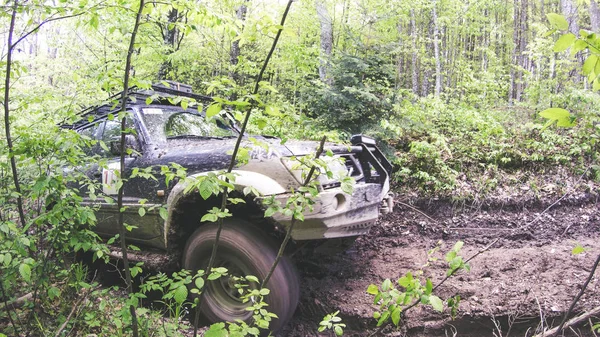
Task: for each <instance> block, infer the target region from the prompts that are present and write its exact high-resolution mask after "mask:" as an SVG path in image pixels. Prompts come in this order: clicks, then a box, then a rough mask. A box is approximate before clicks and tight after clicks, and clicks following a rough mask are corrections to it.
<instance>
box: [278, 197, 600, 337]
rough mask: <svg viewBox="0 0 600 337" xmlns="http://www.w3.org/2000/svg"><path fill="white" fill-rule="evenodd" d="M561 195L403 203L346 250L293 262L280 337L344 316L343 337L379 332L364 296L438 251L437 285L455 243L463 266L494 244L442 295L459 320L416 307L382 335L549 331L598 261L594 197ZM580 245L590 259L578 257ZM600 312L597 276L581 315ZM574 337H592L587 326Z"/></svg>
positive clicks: (432, 269)
mask: <svg viewBox="0 0 600 337" xmlns="http://www.w3.org/2000/svg"><path fill="white" fill-rule="evenodd" d="M560 197H561V196H560V195H558V196H551V197H549V198H548V199H547V200H541V199H539V198H536V199H527V200H520V201H519V200H511V202H510V203H504V204H501V203H496V204H495V205H492V206H490V207H481V206H479V207H476V208H474V209H473V208H470V207H467V206H464V205H463V206H462V207H460V208H459V207H457V206H456V205H452V204H451V203H448V202H442V201H435V200H430V201H427V202H425V201H421V202H419V203H416V204H413V205H412V206H410V207H409V206H407V205H406V204H399V205H397V207H396V209H395V210H394V212H393V213H391V214H388V215H386V216H383V217H382V218H381V220H380V221H379V222H378V224H377V225H376V226H375V227H374V228H372V229H371V231H370V233H369V235H366V236H363V237H360V238H358V239H357V240H356V242H355V243H354V244H353V245H352V246H351V247H350V248H349V249H347V250H345V251H343V252H338V253H336V254H332V253H330V252H328V251H327V250H326V249H323V250H321V251H320V250H317V251H316V252H314V253H313V254H311V255H310V256H306V255H302V256H299V257H296V263H297V264H298V269H299V271H300V274H301V279H302V280H301V282H302V294H301V302H300V304H299V306H298V310H297V311H296V315H295V317H294V319H293V321H292V322H291V323H290V324H289V325H288V327H287V328H286V330H285V331H283V332H282V335H283V336H298V337H299V336H318V335H319V334H318V333H317V327H318V323H319V322H320V320H321V319H322V318H323V316H324V315H325V314H327V313H331V312H334V311H336V310H340V316H341V317H342V318H343V322H344V323H345V324H346V325H347V328H346V330H345V334H344V335H346V336H368V335H369V334H370V333H373V332H374V331H375V330H376V328H375V323H376V320H375V319H374V318H373V317H372V314H373V312H374V311H376V310H377V308H376V307H375V306H373V305H372V303H373V296H372V295H369V294H367V293H366V289H367V287H368V286H369V284H377V285H379V284H381V282H382V281H383V280H384V279H386V278H390V279H391V280H392V281H395V280H397V279H398V278H399V277H401V276H402V275H404V274H405V273H406V272H409V271H413V272H414V271H417V270H420V269H421V268H422V266H423V265H424V264H426V262H427V252H428V251H429V250H430V249H432V248H434V247H436V245H439V244H441V245H442V247H441V249H440V250H439V251H438V253H437V255H436V256H438V257H439V259H438V260H437V261H435V262H433V263H431V265H430V266H428V267H426V268H424V269H423V270H424V276H427V277H430V278H431V279H432V281H433V284H434V285H435V284H437V283H438V282H439V281H441V280H442V279H443V278H444V276H445V274H446V271H447V266H446V263H445V260H444V258H443V256H444V254H445V253H446V252H447V251H448V250H450V249H451V248H452V246H453V245H454V244H455V242H457V241H464V247H463V249H462V252H461V254H462V256H463V257H464V258H465V259H466V258H469V257H471V256H473V255H474V254H477V253H478V252H481V251H482V250H483V249H484V248H486V247H488V246H489V245H490V244H491V246H489V249H487V250H486V251H484V252H482V253H481V254H479V255H478V256H476V257H475V258H474V259H473V260H472V261H471V262H470V263H469V264H470V266H471V271H470V272H466V271H461V272H459V273H458V274H456V276H455V277H452V278H450V279H449V280H448V281H446V282H445V283H444V284H443V285H442V286H441V287H440V288H439V289H438V290H437V291H436V294H437V295H438V296H440V297H441V298H442V299H445V298H447V297H450V296H454V295H460V297H461V301H460V307H459V312H458V317H457V318H456V319H455V320H452V319H451V318H450V314H449V312H448V310H446V311H445V312H444V313H438V312H435V311H434V310H433V309H432V308H431V307H429V306H418V307H415V308H413V309H412V310H410V311H407V312H406V313H405V316H403V321H402V322H403V325H402V327H401V328H399V329H391V328H386V329H385V330H384V331H383V333H382V334H383V335H385V336H453V335H455V336H503V337H506V336H509V335H510V336H532V335H533V334H534V333H535V332H536V331H537V332H540V331H541V330H540V329H541V328H542V326H543V327H544V328H548V326H557V325H558V324H559V322H560V319H561V317H562V315H563V314H564V313H565V312H566V311H567V309H568V307H569V305H570V303H571V301H572V300H573V298H574V297H575V296H576V295H577V293H578V292H579V290H580V288H581V285H582V284H583V283H584V281H585V279H586V278H587V277H588V274H589V271H590V270H591V268H592V266H593V263H594V260H595V258H596V257H597V256H598V254H600V244H599V243H600V204H597V196H596V195H595V194H590V193H583V192H582V193H577V194H575V195H573V194H570V195H568V196H567V197H565V198H563V199H560ZM559 199H560V202H556V201H557V200H559ZM552 204H554V205H553V206H552V207H550V208H549V207H548V206H550V205H552ZM548 208H549V209H548ZM417 210H418V211H417ZM423 213H424V214H426V215H424V214H423ZM492 243H493V244H492ZM577 243H579V244H581V245H582V246H583V247H586V251H585V252H584V253H582V254H579V255H573V254H572V249H573V248H574V247H575V246H576V244H577ZM598 306H600V272H596V275H595V276H594V278H593V279H592V280H591V282H590V284H589V286H588V289H587V290H586V292H585V294H584V295H583V297H582V298H581V300H580V301H579V303H578V305H577V306H576V308H575V311H576V312H583V311H585V310H589V309H591V308H595V307H598ZM598 320H600V319H597V320H596V321H598ZM569 334H571V335H573V336H575V335H578V336H586V335H590V336H591V335H592V334H591V333H590V327H589V325H580V326H578V327H576V328H574V329H573V331H570V330H569V331H567V335H569ZM322 336H330V335H326V334H322Z"/></svg>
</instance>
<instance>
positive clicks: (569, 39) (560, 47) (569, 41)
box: [554, 33, 577, 53]
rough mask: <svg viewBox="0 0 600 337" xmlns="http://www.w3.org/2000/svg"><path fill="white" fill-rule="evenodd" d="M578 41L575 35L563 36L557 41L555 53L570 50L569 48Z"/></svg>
mask: <svg viewBox="0 0 600 337" xmlns="http://www.w3.org/2000/svg"><path fill="white" fill-rule="evenodd" d="M576 39H577V37H575V35H573V33H567V34H564V35H562V36H561V37H559V38H558V40H556V43H555V44H554V51H555V52H557V53H559V52H561V51H565V50H567V49H569V47H571V46H572V45H573V43H574V42H575V40H576Z"/></svg>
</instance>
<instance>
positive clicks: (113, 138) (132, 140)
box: [99, 118, 139, 157]
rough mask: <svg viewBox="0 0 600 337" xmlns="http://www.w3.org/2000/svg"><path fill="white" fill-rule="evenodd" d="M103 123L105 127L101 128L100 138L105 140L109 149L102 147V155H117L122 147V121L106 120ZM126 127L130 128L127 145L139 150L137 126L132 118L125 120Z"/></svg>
mask: <svg viewBox="0 0 600 337" xmlns="http://www.w3.org/2000/svg"><path fill="white" fill-rule="evenodd" d="M103 125H104V127H103V128H102V130H101V134H100V137H99V138H100V140H101V141H103V142H104V144H105V145H106V147H107V148H108V151H106V150H105V149H102V151H101V155H103V156H104V157H116V156H118V155H119V151H120V149H121V122H119V121H117V120H112V121H110V120H106V121H105V122H104V123H103ZM125 127H126V128H127V129H128V130H130V132H129V134H127V135H126V144H127V147H128V148H133V149H134V150H136V151H138V152H139V145H138V141H137V136H136V135H135V128H134V126H133V120H132V119H131V118H127V119H126V120H125ZM131 130H132V131H131Z"/></svg>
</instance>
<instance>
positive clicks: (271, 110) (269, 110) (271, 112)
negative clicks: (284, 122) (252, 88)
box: [265, 105, 283, 117]
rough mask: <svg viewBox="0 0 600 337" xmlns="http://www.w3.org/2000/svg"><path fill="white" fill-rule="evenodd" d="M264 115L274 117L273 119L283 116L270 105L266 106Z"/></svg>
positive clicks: (277, 109) (276, 108)
mask: <svg viewBox="0 0 600 337" xmlns="http://www.w3.org/2000/svg"><path fill="white" fill-rule="evenodd" d="M265 113H266V114H267V115H269V116H274V117H281V116H283V114H282V113H281V112H279V108H278V107H275V106H272V105H267V106H266V107H265Z"/></svg>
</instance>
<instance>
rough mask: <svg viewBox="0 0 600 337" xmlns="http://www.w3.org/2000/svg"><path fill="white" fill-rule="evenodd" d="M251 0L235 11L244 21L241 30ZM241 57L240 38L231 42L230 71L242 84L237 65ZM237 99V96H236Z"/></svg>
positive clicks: (242, 21)
mask: <svg viewBox="0 0 600 337" xmlns="http://www.w3.org/2000/svg"><path fill="white" fill-rule="evenodd" d="M249 1H250V0H245V3H243V4H241V5H240V7H238V9H237V10H236V11H235V15H236V17H237V19H238V20H239V21H240V22H241V23H242V27H240V31H241V30H243V29H244V22H245V21H246V13H247V12H248V6H246V2H249ZM239 57H240V40H239V39H235V41H233V42H232V43H231V49H230V50H229V63H230V64H231V71H230V72H229V76H230V77H231V78H232V79H233V81H234V82H235V83H237V84H238V85H239V84H240V83H239V82H240V74H239V73H238V71H237V69H236V66H237V64H238V62H239ZM234 100H235V97H234Z"/></svg>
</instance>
